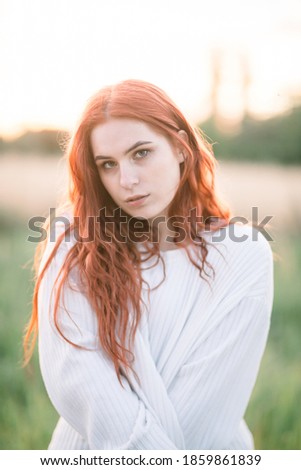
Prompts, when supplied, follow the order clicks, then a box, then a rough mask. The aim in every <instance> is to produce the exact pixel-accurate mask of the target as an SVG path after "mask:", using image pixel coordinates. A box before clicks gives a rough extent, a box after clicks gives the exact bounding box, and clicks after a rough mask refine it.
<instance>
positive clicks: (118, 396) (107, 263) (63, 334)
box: [25, 80, 273, 449]
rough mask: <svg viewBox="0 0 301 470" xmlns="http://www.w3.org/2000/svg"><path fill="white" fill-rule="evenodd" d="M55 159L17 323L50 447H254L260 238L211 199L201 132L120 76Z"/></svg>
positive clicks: (144, 86) (268, 284)
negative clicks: (60, 171)
mask: <svg viewBox="0 0 301 470" xmlns="http://www.w3.org/2000/svg"><path fill="white" fill-rule="evenodd" d="M67 158H68V162H69V175H70V188H69V200H68V203H67V204H66V205H65V208H64V211H63V213H62V214H61V217H60V219H59V220H54V221H52V223H50V224H49V226H48V240H47V243H46V247H43V250H44V251H43V250H42V251H43V253H42V255H43V256H42V259H41V261H38V267H37V280H36V286H35V292H34V299H33V312H32V318H31V321H30V323H29V325H28V328H27V332H26V336H25V351H26V360H27V361H28V360H29V358H30V355H31V353H32V349H33V345H34V341H35V338H36V336H37V333H39V357H40V367H41V372H42V376H43V379H44V382H45V386H46V390H47V392H48V394H49V397H50V400H51V401H52V403H53V405H54V407H55V408H56V410H57V412H58V413H59V415H60V419H59V421H58V424H57V426H56V429H55V431H54V433H53V437H52V440H51V443H50V446H49V448H50V449H252V448H253V439H252V435H251V433H250V431H249V429H248V427H247V425H246V423H245V421H244V413H245V410H246V408H247V405H248V401H249V399H250V396H251V392H252V389H253V387H254V384H255V381H256V377H257V374H258V370H259V365H260V362H261V358H262V355H263V352H264V348H265V345H266V341H267V336H268V331H269V324H270V314H271V309H272V297H273V261H272V252H271V249H270V246H269V244H268V242H267V241H266V239H265V238H264V237H263V235H262V234H261V233H260V232H259V231H257V230H256V229H255V228H253V227H252V226H250V225H248V224H245V225H241V224H235V223H234V222H233V220H230V211H229V210H228V209H227V207H226V206H225V205H222V204H221V202H220V201H219V200H218V197H217V195H216V191H215V184H214V176H215V166H216V162H215V159H214V156H213V154H212V151H211V149H210V146H209V145H208V144H207V143H206V142H205V140H204V138H203V137H202V135H201V134H200V133H199V132H197V131H196V130H195V129H193V128H192V127H191V125H190V124H189V123H188V122H187V120H186V119H185V117H184V116H183V114H182V113H181V112H180V111H179V109H178V108H177V107H176V106H175V105H174V104H173V102H172V101H171V100H170V99H169V98H168V97H167V96H166V94H165V93H164V92H163V91H162V90H160V89H159V88H157V87H156V86H154V85H151V84H149V83H146V82H143V81H139V80H127V81H124V82H121V83H119V84H117V85H114V86H110V87H106V88H104V89H102V90H100V91H99V92H98V93H97V94H96V95H95V96H94V97H93V98H92V99H91V100H90V102H89V103H88V105H87V107H86V109H85V111H84V113H83V115H82V117H81V119H80V121H79V124H78V127H77V129H76V130H75V132H74V134H73V137H72V138H71V141H70V143H69V147H68V149H67ZM67 221H69V222H68V223H67ZM40 246H41V245H40ZM39 259H40V258H39Z"/></svg>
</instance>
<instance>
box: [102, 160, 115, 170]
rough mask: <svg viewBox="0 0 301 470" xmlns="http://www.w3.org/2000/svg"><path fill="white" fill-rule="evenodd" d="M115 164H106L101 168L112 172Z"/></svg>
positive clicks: (109, 162)
mask: <svg viewBox="0 0 301 470" xmlns="http://www.w3.org/2000/svg"><path fill="white" fill-rule="evenodd" d="M114 165H115V162H111V161H108V162H104V163H103V164H102V165H101V167H102V168H104V169H105V170H110V169H111V168H114Z"/></svg>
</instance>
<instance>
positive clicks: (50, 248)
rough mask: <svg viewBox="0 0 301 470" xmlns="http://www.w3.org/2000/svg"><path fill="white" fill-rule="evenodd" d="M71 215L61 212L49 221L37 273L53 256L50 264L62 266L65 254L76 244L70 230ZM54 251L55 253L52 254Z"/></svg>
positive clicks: (67, 212) (72, 232)
mask: <svg viewBox="0 0 301 470" xmlns="http://www.w3.org/2000/svg"><path fill="white" fill-rule="evenodd" d="M73 220H74V218H73V215H72V213H71V212H69V211H65V212H61V213H60V214H59V215H57V214H56V215H55V217H52V218H50V219H49V223H48V226H47V229H46V230H45V234H46V235H45V240H44V243H45V247H44V249H43V255H42V258H41V263H40V267H39V271H41V270H42V268H43V266H44V265H45V264H46V262H47V260H48V259H49V258H50V257H51V256H52V254H54V256H53V258H52V260H53V261H52V262H56V263H60V264H62V263H63V261H64V259H65V257H66V255H67V253H68V252H69V251H70V250H71V248H72V247H73V246H74V245H75V244H76V241H77V240H76V236H75V234H74V231H73V230H72V223H73ZM54 250H55V253H54Z"/></svg>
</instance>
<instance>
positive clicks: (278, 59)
mask: <svg viewBox="0 0 301 470" xmlns="http://www.w3.org/2000/svg"><path fill="white" fill-rule="evenodd" d="M214 52H215V53H216V52H219V54H220V57H221V85H220V87H219V91H218V108H219V112H220V113H221V114H222V115H224V116H226V117H230V118H233V119H239V118H240V117H241V115H242V111H243V95H242V79H243V77H242V74H241V67H240V63H241V60H244V61H245V63H246V64H247V67H248V71H249V91H248V98H247V105H248V109H249V112H250V113H252V114H253V115H254V116H256V117H259V118H265V117H268V116H271V115H273V114H275V113H279V112H283V111H284V110H286V109H288V108H289V107H290V106H291V105H292V99H293V97H294V96H297V95H298V96H299V97H300V95H301V61H300V58H299V57H300V52H301V0H244V1H242V0H227V1H224V0H205V1H204V0H185V1H183V0H172V1H170V0H140V1H139V0H0V57H1V64H0V67H1V69H0V72H1V73H0V135H2V136H4V137H7V138H9V137H12V136H14V135H16V134H18V133H21V132H22V131H24V130H26V129H31V130H37V129H42V128H61V129H71V128H72V126H73V125H74V124H75V123H76V121H77V119H78V117H79V115H80V113H81V111H82V109H83V107H84V105H85V103H86V101H87V99H88V98H89V97H90V95H91V94H93V93H94V92H95V91H96V90H98V89H99V88H101V87H102V86H105V85H108V84H111V83H116V82H118V81H120V80H124V79H128V78H138V79H142V80H146V81H149V82H153V83H155V84H156V85H158V86H160V87H161V88H163V89H164V90H165V91H166V92H167V93H168V94H169V95H170V96H171V98H172V99H173V100H174V101H175V102H176V103H177V105H178V106H179V107H180V108H181V109H182V110H183V111H184V113H186V115H187V117H188V118H189V119H190V120H191V121H193V122H199V121H201V120H204V119H205V118H206V117H208V116H209V114H210V112H211V109H212V108H211V100H210V94H211V89H212V66H211V64H212V57H213V54H214Z"/></svg>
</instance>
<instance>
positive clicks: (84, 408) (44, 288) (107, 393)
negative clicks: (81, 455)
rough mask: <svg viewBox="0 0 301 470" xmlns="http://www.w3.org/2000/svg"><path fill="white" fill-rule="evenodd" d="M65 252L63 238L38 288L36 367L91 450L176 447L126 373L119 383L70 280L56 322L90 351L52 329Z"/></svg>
mask: <svg viewBox="0 0 301 470" xmlns="http://www.w3.org/2000/svg"><path fill="white" fill-rule="evenodd" d="M48 252H49V250H48ZM66 253H67V248H66V243H62V244H61V246H60V248H59V250H58V252H57V254H56V255H55V257H54V259H53V260H52V262H51V265H50V266H49V269H48V270H47V271H46V273H45V277H44V279H43V281H42V283H41V288H40V292H39V357H40V367H41V372H42V376H43V379H44V383H45V386H46V389H47V392H48V394H49V397H50V399H51V401H52V403H53V405H54V406H55V408H56V410H57V411H58V413H59V414H60V415H61V416H62V417H63V418H64V419H65V420H66V421H67V422H68V423H69V424H70V425H71V426H72V427H73V428H74V429H75V430H76V431H77V432H78V433H79V434H80V435H81V436H82V437H83V438H84V439H85V440H86V441H87V443H88V446H89V448H90V449H175V448H176V446H175V444H174V442H172V441H171V440H170V438H169V437H168V435H167V434H166V433H165V431H164V429H162V426H161V425H160V423H159V420H158V419H157V418H156V416H154V413H153V411H151V410H149V409H148V408H147V406H146V405H145V404H144V403H143V402H142V401H141V400H140V399H139V397H138V396H137V394H136V393H135V392H134V391H133V390H132V389H131V387H130V385H129V383H128V381H127V380H126V378H124V377H122V382H123V385H124V388H122V387H121V385H120V383H119V381H118V378H117V376H116V372H115V369H114V366H113V363H112V361H111V360H109V359H108V357H107V356H106V355H105V354H104V352H103V350H102V349H101V347H100V345H99V342H98V337H97V333H96V332H97V324H96V318H95V315H94V313H93V311H92V309H91V306H90V304H89V302H88V300H87V298H86V297H85V296H84V295H83V294H82V293H80V292H78V291H75V290H73V288H70V287H69V286H68V285H66V286H65V288H64V297H63V299H62V300H63V301H61V303H60V306H59V311H58V319H59V325H60V327H61V328H62V331H63V333H64V334H65V335H66V336H67V338H68V339H70V340H71V341H73V342H75V343H76V344H79V345H80V346H83V347H86V348H89V349H91V350H85V349H80V348H75V347H74V346H73V345H71V344H69V343H68V342H67V341H65V340H64V339H63V338H62V337H61V336H60V334H59V333H58V331H57V330H56V328H55V325H54V322H53V304H54V298H53V297H54V296H53V295H51V292H52V289H53V286H54V282H55V279H56V277H57V274H58V272H59V270H60V268H61V266H62V264H63V262H64V259H65V255H66ZM71 287H74V286H72V282H71Z"/></svg>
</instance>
